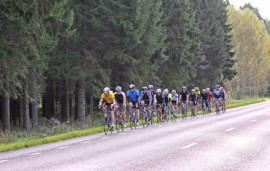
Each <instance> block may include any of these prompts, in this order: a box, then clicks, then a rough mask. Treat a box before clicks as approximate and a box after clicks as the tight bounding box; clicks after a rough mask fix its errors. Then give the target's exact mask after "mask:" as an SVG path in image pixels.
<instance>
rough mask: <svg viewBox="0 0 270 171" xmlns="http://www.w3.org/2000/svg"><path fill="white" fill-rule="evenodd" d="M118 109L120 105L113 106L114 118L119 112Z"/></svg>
mask: <svg viewBox="0 0 270 171" xmlns="http://www.w3.org/2000/svg"><path fill="white" fill-rule="evenodd" d="M119 107H120V105H119V104H118V103H117V104H115V106H114V115H115V116H117V113H118V110H120V109H119Z"/></svg>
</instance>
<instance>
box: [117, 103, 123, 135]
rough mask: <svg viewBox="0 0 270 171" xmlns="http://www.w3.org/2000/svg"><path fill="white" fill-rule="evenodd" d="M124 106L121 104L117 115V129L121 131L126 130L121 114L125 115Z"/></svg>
mask: <svg viewBox="0 0 270 171" xmlns="http://www.w3.org/2000/svg"><path fill="white" fill-rule="evenodd" d="M123 108H124V106H121V107H120V106H119V108H118V112H117V116H116V130H117V132H120V130H122V131H124V124H123V123H124V121H123V120H122V119H121V115H123V111H124V109H123Z"/></svg>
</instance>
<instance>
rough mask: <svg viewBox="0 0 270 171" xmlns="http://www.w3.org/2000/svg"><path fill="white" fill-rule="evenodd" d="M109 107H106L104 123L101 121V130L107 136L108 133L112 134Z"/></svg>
mask: <svg viewBox="0 0 270 171" xmlns="http://www.w3.org/2000/svg"><path fill="white" fill-rule="evenodd" d="M110 109H111V107H110V106H106V113H105V115H104V121H103V128H104V133H105V135H108V134H109V132H110V133H111V134H112V128H111V119H112V118H111V111H110Z"/></svg>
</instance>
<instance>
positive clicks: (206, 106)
mask: <svg viewBox="0 0 270 171" xmlns="http://www.w3.org/2000/svg"><path fill="white" fill-rule="evenodd" d="M207 103H208V101H206V100H203V101H202V106H203V108H202V111H203V115H206V114H208V112H209V109H208V105H207Z"/></svg>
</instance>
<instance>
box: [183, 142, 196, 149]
mask: <svg viewBox="0 0 270 171" xmlns="http://www.w3.org/2000/svg"><path fill="white" fill-rule="evenodd" d="M195 145H197V143H192V144H189V145H186V146H184V147H181V148H180V149H181V150H185V149H188V148H191V147H193V146H195Z"/></svg>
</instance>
